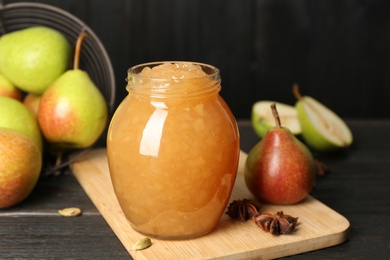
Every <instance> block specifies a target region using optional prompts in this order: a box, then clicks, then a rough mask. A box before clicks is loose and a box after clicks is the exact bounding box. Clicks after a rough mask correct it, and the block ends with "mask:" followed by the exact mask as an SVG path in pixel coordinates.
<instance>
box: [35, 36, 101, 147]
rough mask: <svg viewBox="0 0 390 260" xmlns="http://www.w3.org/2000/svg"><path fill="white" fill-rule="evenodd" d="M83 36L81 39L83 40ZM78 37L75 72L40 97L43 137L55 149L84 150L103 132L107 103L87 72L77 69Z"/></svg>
mask: <svg viewBox="0 0 390 260" xmlns="http://www.w3.org/2000/svg"><path fill="white" fill-rule="evenodd" d="M83 35H84V36H83ZM84 37H85V34H81V35H80V37H79V39H78V41H77V44H76V51H75V65H74V69H72V70H68V71H67V72H65V73H64V74H63V75H61V76H60V77H59V78H58V79H57V80H56V81H55V82H54V83H53V84H51V85H50V87H49V88H48V89H47V90H46V91H45V93H44V94H43V95H42V97H41V101H40V105H39V111H38V122H39V125H40V127H41V130H42V133H43V135H44V137H45V138H46V139H47V140H48V141H49V143H51V144H53V146H56V147H57V148H86V147H89V146H91V145H92V144H94V143H95V142H96V141H97V139H98V138H99V137H100V135H101V134H102V132H103V131H104V129H105V126H106V123H107V117H108V111H107V103H106V101H105V99H104V97H103V95H102V94H101V92H100V91H99V89H98V88H97V87H96V85H95V84H94V83H93V81H92V80H91V79H90V77H89V75H88V73H87V72H85V71H82V70H80V69H78V61H79V55H80V46H81V42H82V39H83V38H84Z"/></svg>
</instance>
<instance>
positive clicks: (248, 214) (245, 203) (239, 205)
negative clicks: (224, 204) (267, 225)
mask: <svg viewBox="0 0 390 260" xmlns="http://www.w3.org/2000/svg"><path fill="white" fill-rule="evenodd" d="M260 207H261V206H260V203H258V202H257V201H254V200H250V199H242V200H235V201H233V202H231V203H230V204H229V207H228V209H227V211H226V214H227V215H229V217H231V218H233V219H239V220H241V221H246V220H248V219H250V218H252V217H255V216H258V215H259V212H258V210H259V209H260Z"/></svg>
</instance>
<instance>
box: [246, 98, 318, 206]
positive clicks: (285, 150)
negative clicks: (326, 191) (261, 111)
mask: <svg viewBox="0 0 390 260" xmlns="http://www.w3.org/2000/svg"><path fill="white" fill-rule="evenodd" d="M272 111H273V114H274V117H275V121H276V124H275V125H276V126H275V127H274V128H271V129H270V130H268V132H267V133H266V134H265V136H264V137H263V138H262V139H261V140H260V142H259V143H257V144H256V145H255V146H254V147H253V148H252V149H251V150H250V152H249V153H248V156H247V159H246V161H245V168H244V177H245V183H246V186H247V187H248V189H249V191H250V192H251V193H252V194H253V195H254V196H255V197H257V198H259V199H260V200H262V201H263V202H266V203H272V204H294V203H298V202H300V201H302V200H303V199H304V198H306V196H307V195H308V194H309V193H310V191H311V190H312V188H313V185H314V180H315V170H316V168H315V163H314V159H313V156H312V154H311V152H310V150H309V149H308V148H307V147H306V146H305V145H304V144H303V143H302V142H301V141H299V140H298V139H297V138H296V137H295V136H294V135H293V134H292V133H291V131H290V130H289V129H288V128H285V127H282V126H281V123H280V118H279V116H278V113H277V110H276V106H275V104H273V105H272Z"/></svg>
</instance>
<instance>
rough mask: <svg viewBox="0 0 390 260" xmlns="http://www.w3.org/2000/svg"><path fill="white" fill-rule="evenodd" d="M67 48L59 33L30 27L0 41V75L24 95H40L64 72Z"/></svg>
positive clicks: (67, 45) (66, 66) (67, 56)
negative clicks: (27, 93)
mask: <svg viewBox="0 0 390 260" xmlns="http://www.w3.org/2000/svg"><path fill="white" fill-rule="evenodd" d="M70 51H71V48H70V44H69V42H68V41H67V39H66V38H65V37H64V35H62V34H61V33H60V32H59V31H57V30H55V29H52V28H49V27H45V26H33V27H29V28H26V29H21V30H18V31H13V32H9V33H7V34H5V35H3V36H2V37H1V38H0V72H1V73H2V74H3V75H4V76H6V77H7V78H8V79H9V80H10V81H11V82H12V83H13V84H14V85H16V86H17V87H18V88H20V89H21V90H23V91H25V92H29V93H35V94H42V93H43V92H44V91H45V90H46V88H47V87H48V86H49V85H50V84H51V83H52V82H53V81H54V80H55V79H57V78H58V77H59V76H60V75H61V74H62V73H64V71H66V70H67V69H68V66H69V60H70Z"/></svg>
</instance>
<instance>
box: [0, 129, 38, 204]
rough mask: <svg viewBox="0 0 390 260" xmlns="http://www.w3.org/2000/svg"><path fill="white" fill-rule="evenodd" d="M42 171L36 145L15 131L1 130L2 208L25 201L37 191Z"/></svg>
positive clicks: (0, 190)
mask: <svg viewBox="0 0 390 260" xmlns="http://www.w3.org/2000/svg"><path fill="white" fill-rule="evenodd" d="M41 169H42V155H41V151H40V149H39V148H38V146H37V145H36V143H35V142H34V141H33V140H32V139H31V138H29V137H28V136H26V135H24V134H22V133H19V132H17V131H15V130H11V129H7V128H0V208H7V207H11V206H14V205H16V204H18V203H20V202H21V201H23V200H24V199H25V198H26V197H27V196H28V195H29V194H30V193H31V191H32V190H33V189H34V187H35V185H36V183H37V181H38V178H39V175H40V172H41Z"/></svg>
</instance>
